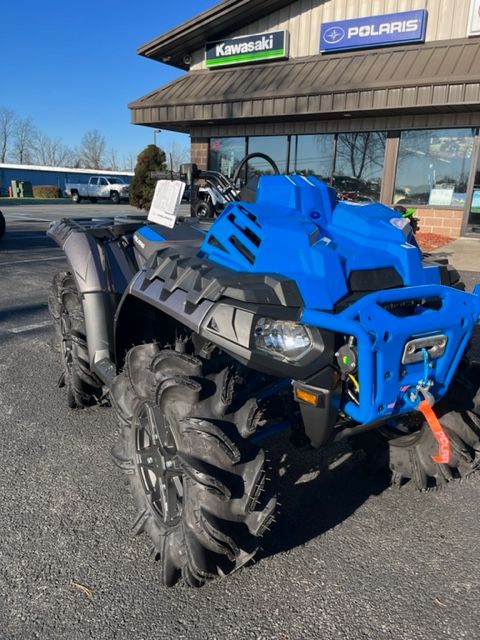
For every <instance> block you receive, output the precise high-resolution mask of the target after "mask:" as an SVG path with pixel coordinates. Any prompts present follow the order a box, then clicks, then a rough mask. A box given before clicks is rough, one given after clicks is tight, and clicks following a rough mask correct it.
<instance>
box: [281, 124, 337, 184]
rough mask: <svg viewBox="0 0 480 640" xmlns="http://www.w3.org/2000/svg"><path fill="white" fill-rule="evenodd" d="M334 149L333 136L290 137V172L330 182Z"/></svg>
mask: <svg viewBox="0 0 480 640" xmlns="http://www.w3.org/2000/svg"><path fill="white" fill-rule="evenodd" d="M334 148H335V136H334V135H333V134H325V135H304V136H292V143H291V147H290V171H291V172H292V173H301V174H303V175H315V176H317V177H319V178H321V179H322V180H326V181H328V180H330V177H331V175H332V169H333V154H334Z"/></svg>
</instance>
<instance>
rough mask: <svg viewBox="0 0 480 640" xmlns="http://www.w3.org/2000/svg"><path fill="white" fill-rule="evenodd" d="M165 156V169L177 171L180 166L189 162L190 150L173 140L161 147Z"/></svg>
mask: <svg viewBox="0 0 480 640" xmlns="http://www.w3.org/2000/svg"><path fill="white" fill-rule="evenodd" d="M163 150H164V151H165V156H166V163H167V167H168V168H169V169H171V170H172V171H178V170H179V169H180V165H181V164H183V163H184V162H189V161H190V149H189V148H188V147H186V146H184V145H181V144H179V143H178V142H177V141H176V140H173V141H172V142H170V143H169V144H167V145H165V146H164V147H163Z"/></svg>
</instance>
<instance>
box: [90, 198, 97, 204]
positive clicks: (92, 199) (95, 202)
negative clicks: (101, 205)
mask: <svg viewBox="0 0 480 640" xmlns="http://www.w3.org/2000/svg"><path fill="white" fill-rule="evenodd" d="M97 201H98V198H90V202H91V203H92V204H97Z"/></svg>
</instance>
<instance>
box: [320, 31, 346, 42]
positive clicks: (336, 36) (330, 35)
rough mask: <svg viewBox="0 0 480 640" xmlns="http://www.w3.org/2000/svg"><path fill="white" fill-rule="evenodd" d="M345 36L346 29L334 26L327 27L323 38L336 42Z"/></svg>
mask: <svg viewBox="0 0 480 640" xmlns="http://www.w3.org/2000/svg"><path fill="white" fill-rule="evenodd" d="M344 38H345V31H344V30H343V29H342V28H341V27H332V28H331V29H327V31H326V32H325V34H324V36H323V39H324V40H325V42H328V43H329V44H336V43H337V42H340V41H341V40H343V39H344Z"/></svg>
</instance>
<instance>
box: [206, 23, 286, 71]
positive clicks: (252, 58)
mask: <svg viewBox="0 0 480 640" xmlns="http://www.w3.org/2000/svg"><path fill="white" fill-rule="evenodd" d="M287 48H288V32H287V31H271V32H269V33H257V34H255V35H252V36H241V37H239V38H229V39H226V40H218V41H217V42H209V43H207V46H206V52H205V62H206V64H207V67H219V66H225V65H229V64H243V63H246V62H256V61H257V60H271V59H275V58H277V59H278V58H287V57H288V52H287Z"/></svg>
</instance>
